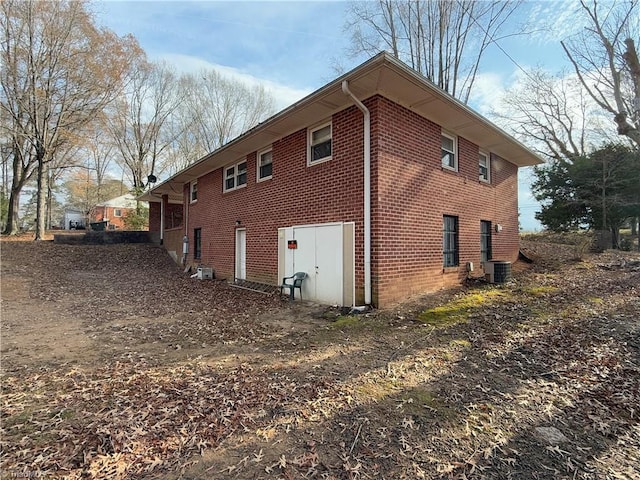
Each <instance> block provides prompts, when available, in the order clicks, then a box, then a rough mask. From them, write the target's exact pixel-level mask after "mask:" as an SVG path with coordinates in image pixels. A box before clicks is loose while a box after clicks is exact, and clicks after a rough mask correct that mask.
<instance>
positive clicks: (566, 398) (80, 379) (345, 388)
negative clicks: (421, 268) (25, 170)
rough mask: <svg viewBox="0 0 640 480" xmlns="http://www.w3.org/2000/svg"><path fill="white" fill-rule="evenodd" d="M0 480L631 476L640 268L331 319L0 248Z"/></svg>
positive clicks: (40, 251)
mask: <svg viewBox="0 0 640 480" xmlns="http://www.w3.org/2000/svg"><path fill="white" fill-rule="evenodd" d="M1 247H2V258H1V259H2V399H1V401H2V406H1V408H2V410H1V420H2V423H1V428H2V430H1V447H2V464H1V471H2V476H3V477H2V478H16V477H18V476H23V477H24V476H30V477H31V478H35V477H37V476H38V477H41V478H42V477H44V478H58V477H66V478H71V479H73V478H122V479H125V478H132V479H133V478H160V479H173V478H189V479H196V478H200V479H236V478H237V479H259V478H265V479H267V478H268V479H276V478H283V479H302V478H318V479H352V478H363V479H364V478H376V479H402V478H406V479H416V478H496V479H498V478H500V479H503V478H504V479H506V478H514V479H515V478H517V479H522V478H567V479H574V478H576V479H608V478H612V479H613V478H628V479H635V478H640V470H639V468H640V467H638V465H640V420H639V416H640V255H639V254H637V253H624V252H607V253H604V254H600V255H591V256H586V257H585V258H584V259H583V260H581V261H576V260H572V257H573V256H574V253H575V252H574V251H573V249H571V248H570V247H565V246H560V245H548V244H544V243H526V244H525V247H527V249H528V250H527V251H528V252H529V253H530V254H531V255H532V256H533V257H534V258H535V262H534V264H533V265H531V266H526V268H525V266H523V265H518V266H517V268H516V271H517V273H516V275H515V279H514V280H513V281H511V282H509V283H508V284H506V285H486V284H483V283H481V282H470V283H469V285H468V286H466V287H465V288H463V289H459V290H455V291H448V292H439V293H437V294H434V295H429V296H424V297H420V298H413V299H410V300H409V301H408V302H407V303H405V304H403V305H399V306H397V307H396V308H394V309H389V310H381V311H374V312H370V313H367V314H365V315H356V316H353V317H350V316H341V315H340V312H338V311H336V310H334V309H331V308H326V307H322V306H319V305H310V304H300V303H298V302H296V303H295V304H289V303H287V302H286V301H282V300H280V299H279V298H278V297H277V296H270V295H265V294H261V293H255V292H251V291H247V290H241V289H236V288H232V287H229V286H228V285H226V284H225V283H224V282H219V281H198V280H195V279H190V278H188V276H186V275H184V274H183V273H182V272H181V271H180V270H179V269H177V268H176V266H175V265H174V264H173V263H172V261H171V260H170V259H169V257H168V256H167V255H166V254H165V253H164V251H163V250H162V249H160V248H157V247H153V246H140V245H119V246H64V245H54V244H53V243H49V242H44V243H34V242H2V244H1Z"/></svg>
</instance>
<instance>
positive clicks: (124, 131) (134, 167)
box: [107, 58, 184, 194]
mask: <svg viewBox="0 0 640 480" xmlns="http://www.w3.org/2000/svg"><path fill="white" fill-rule="evenodd" d="M183 96H184V95H183V93H182V92H181V90H179V89H177V77H176V74H175V73H174V71H173V70H171V69H170V68H169V67H168V66H167V65H165V64H161V63H150V62H148V61H147V60H146V59H144V58H141V59H140V60H139V61H138V62H137V63H136V64H135V65H134V66H133V68H132V69H131V71H130V73H129V78H128V88H127V90H126V91H125V92H124V93H123V94H122V95H121V96H120V98H119V99H118V100H117V101H116V102H115V103H114V105H113V108H112V109H111V110H110V112H109V113H108V115H107V123H108V128H109V132H110V134H111V138H112V140H113V142H114V145H115V146H116V149H117V152H118V155H117V157H116V159H117V162H118V163H119V164H120V165H121V166H122V168H123V169H124V170H125V171H126V172H127V173H128V175H129V177H130V180H131V184H132V185H133V189H134V191H135V192H136V193H137V194H141V193H142V192H143V191H144V190H145V189H146V188H147V185H148V184H149V179H150V178H152V176H155V175H156V174H158V173H159V172H161V171H162V170H163V168H164V165H163V164H162V158H163V157H162V155H163V153H164V152H165V150H166V149H167V148H168V147H169V146H170V145H171V143H172V142H173V141H174V135H175V132H172V131H171V130H170V129H169V128H168V125H169V119H170V117H171V115H173V113H174V112H175V111H176V109H177V108H178V105H180V103H181V102H182V99H183Z"/></svg>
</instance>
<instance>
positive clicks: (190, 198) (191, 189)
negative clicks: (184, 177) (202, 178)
mask: <svg viewBox="0 0 640 480" xmlns="http://www.w3.org/2000/svg"><path fill="white" fill-rule="evenodd" d="M194 187H195V189H196V195H197V194H198V180H194V181H193V182H190V183H189V203H196V202H197V201H198V198H197V197H196V198H193V188H194Z"/></svg>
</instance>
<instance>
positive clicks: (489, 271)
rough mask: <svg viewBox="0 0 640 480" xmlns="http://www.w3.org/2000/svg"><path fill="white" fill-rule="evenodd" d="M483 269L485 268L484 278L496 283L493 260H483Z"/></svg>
mask: <svg viewBox="0 0 640 480" xmlns="http://www.w3.org/2000/svg"><path fill="white" fill-rule="evenodd" d="M482 269H483V270H484V278H485V280H486V281H487V282H489V283H495V281H494V280H495V279H494V276H493V271H494V269H493V262H482Z"/></svg>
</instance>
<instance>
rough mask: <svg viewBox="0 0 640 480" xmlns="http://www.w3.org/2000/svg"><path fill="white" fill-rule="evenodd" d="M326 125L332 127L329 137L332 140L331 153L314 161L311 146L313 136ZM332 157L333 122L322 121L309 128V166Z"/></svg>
mask: <svg viewBox="0 0 640 480" xmlns="http://www.w3.org/2000/svg"><path fill="white" fill-rule="evenodd" d="M326 126H329V127H331V137H329V139H330V140H331V155H329V156H328V157H324V158H321V159H320V160H315V161H312V160H311V147H312V145H311V141H312V138H313V133H314V132H317V131H318V130H322V129H323V128H324V127H326ZM332 158H333V124H332V123H331V120H329V121H328V122H322V123H319V124H317V125H314V126H313V127H309V128H307V167H310V166H312V165H319V164H321V163H324V162H328V161H330V160H331V159H332Z"/></svg>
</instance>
